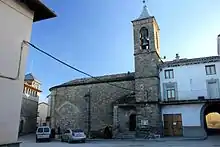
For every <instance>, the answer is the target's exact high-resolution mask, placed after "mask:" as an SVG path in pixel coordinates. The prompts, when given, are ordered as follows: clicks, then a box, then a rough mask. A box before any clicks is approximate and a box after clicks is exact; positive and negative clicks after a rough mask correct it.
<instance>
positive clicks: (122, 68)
mask: <svg viewBox="0 0 220 147" xmlns="http://www.w3.org/2000/svg"><path fill="white" fill-rule="evenodd" d="M148 1H149V4H148V7H149V10H150V13H151V15H153V16H155V18H156V19H157V22H158V24H159V26H160V47H161V48H160V51H161V52H160V54H161V56H166V57H167V59H170V60H171V59H173V58H174V57H175V54H176V53H179V54H180V56H181V57H182V58H193V57H202V56H211V55H216V54H217V41H216V38H217V35H218V34H220V19H219V16H220V9H219V6H220V1H219V0H148ZM44 2H45V4H46V5H47V6H49V7H50V8H52V9H53V10H54V11H55V12H56V14H57V15H58V17H57V18H55V19H50V20H46V21H41V22H37V23H35V24H33V31H32V38H31V42H32V43H33V44H35V45H37V46H38V47H40V48H42V49H43V50H45V51H46V52H49V53H51V54H53V55H54V56H56V57H58V58H60V59H62V60H64V61H66V62H68V63H69V64H71V65H73V66H75V67H77V68H79V69H81V70H83V71H85V72H88V73H90V74H92V75H94V76H99V75H105V74H115V73H122V72H128V71H134V59H133V36H132V35H133V30H132V23H131V21H132V20H134V19H136V18H137V17H138V16H139V15H140V13H141V11H142V7H143V4H142V1H141V0H64V1H63V0H44ZM26 72H32V73H33V74H34V75H35V77H37V79H38V80H39V81H41V82H42V87H41V88H42V91H43V93H42V96H41V101H45V100H46V99H45V97H46V96H47V95H48V94H49V90H48V89H49V88H50V87H52V86H54V85H58V84H60V83H63V82H67V81H69V80H72V79H75V78H80V77H85V76H84V75H82V74H80V73H78V72H76V71H73V70H71V69H69V68H67V67H65V66H63V65H61V64H59V63H57V62H55V61H54V60H52V59H50V58H48V57H46V56H44V55H42V54H41V53H39V52H37V51H35V50H34V49H32V48H30V50H29V55H28V60H27V65H26Z"/></svg>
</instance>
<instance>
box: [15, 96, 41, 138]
mask: <svg viewBox="0 0 220 147" xmlns="http://www.w3.org/2000/svg"><path fill="white" fill-rule="evenodd" d="M37 108H38V98H37V97H36V98H35V97H31V96H29V97H27V96H26V95H23V98H22V105H21V115H20V127H19V134H20V135H24V134H28V133H33V132H35V131H36V123H37Z"/></svg>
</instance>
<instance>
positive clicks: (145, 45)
mask: <svg viewBox="0 0 220 147" xmlns="http://www.w3.org/2000/svg"><path fill="white" fill-rule="evenodd" d="M140 42H141V45H140V47H141V49H143V50H144V49H149V43H150V42H149V36H148V29H147V28H145V27H142V28H141V30H140Z"/></svg>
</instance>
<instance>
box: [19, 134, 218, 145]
mask: <svg viewBox="0 0 220 147" xmlns="http://www.w3.org/2000/svg"><path fill="white" fill-rule="evenodd" d="M20 141H22V142H23V143H22V144H21V147H70V146H71V147H78V146H80V147H212V146H213V147H218V146H219V147H220V136H215V137H209V138H208V139H207V140H202V141H201V140H182V141H180V140H175V139H173V140H170V139H169V141H168V140H161V141H144V140H142V141H128V140H127V141H125V140H124V141H120V140H100V141H88V142H87V143H72V144H68V143H61V142H59V141H52V142H49V143H47V142H41V143H35V140H34V137H33V136H32V137H22V138H21V139H20Z"/></svg>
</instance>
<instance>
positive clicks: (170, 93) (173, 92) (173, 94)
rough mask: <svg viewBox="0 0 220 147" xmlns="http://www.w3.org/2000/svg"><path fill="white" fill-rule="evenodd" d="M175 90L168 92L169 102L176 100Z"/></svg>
mask: <svg viewBox="0 0 220 147" xmlns="http://www.w3.org/2000/svg"><path fill="white" fill-rule="evenodd" d="M175 97H176V96H175V89H168V90H167V100H175Z"/></svg>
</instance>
